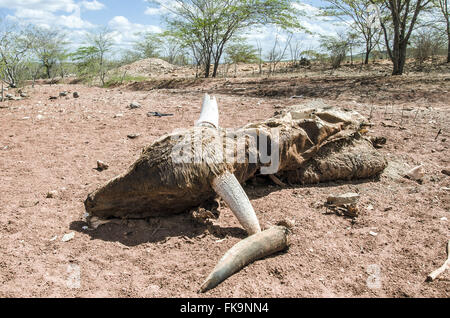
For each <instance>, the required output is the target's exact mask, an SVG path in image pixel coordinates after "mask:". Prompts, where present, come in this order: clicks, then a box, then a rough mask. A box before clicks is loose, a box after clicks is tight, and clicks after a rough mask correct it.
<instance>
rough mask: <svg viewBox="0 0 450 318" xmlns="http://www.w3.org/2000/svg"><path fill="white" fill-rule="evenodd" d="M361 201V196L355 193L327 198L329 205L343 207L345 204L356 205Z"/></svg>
mask: <svg viewBox="0 0 450 318" xmlns="http://www.w3.org/2000/svg"><path fill="white" fill-rule="evenodd" d="M358 200H359V194H358V193H354V192H349V193H345V194H340V195H331V196H329V197H328V198H327V203H328V204H334V205H343V204H354V203H357V202H358Z"/></svg>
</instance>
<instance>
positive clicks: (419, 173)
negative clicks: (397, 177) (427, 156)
mask: <svg viewBox="0 0 450 318" xmlns="http://www.w3.org/2000/svg"><path fill="white" fill-rule="evenodd" d="M423 176H424V173H423V165H420V166H417V167H414V168H412V169H411V170H409V171H408V172H407V173H406V177H408V178H410V179H412V180H415V181H420V180H422V178H423Z"/></svg>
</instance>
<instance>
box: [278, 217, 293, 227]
mask: <svg viewBox="0 0 450 318" xmlns="http://www.w3.org/2000/svg"><path fill="white" fill-rule="evenodd" d="M277 225H281V226H284V227H287V228H288V229H292V228H293V227H294V226H295V220H293V219H283V220H281V221H279V222H278V223H277Z"/></svg>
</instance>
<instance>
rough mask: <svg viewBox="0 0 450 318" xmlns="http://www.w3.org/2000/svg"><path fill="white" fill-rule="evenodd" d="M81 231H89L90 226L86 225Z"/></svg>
mask: <svg viewBox="0 0 450 318" xmlns="http://www.w3.org/2000/svg"><path fill="white" fill-rule="evenodd" d="M81 229H82V230H84V231H86V230H88V229H89V226H87V225H85V226H83V227H81Z"/></svg>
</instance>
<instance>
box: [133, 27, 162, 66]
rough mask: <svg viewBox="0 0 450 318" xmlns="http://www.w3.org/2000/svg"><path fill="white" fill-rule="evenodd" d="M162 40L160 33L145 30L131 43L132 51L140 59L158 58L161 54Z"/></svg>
mask: <svg viewBox="0 0 450 318" xmlns="http://www.w3.org/2000/svg"><path fill="white" fill-rule="evenodd" d="M162 45H163V40H162V39H161V34H158V33H153V32H146V33H144V34H141V38H140V39H139V40H138V41H136V43H135V44H134V45H133V49H134V51H135V52H136V53H137V55H138V56H139V57H140V58H141V59H147V58H158V57H160V55H161V48H162Z"/></svg>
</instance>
